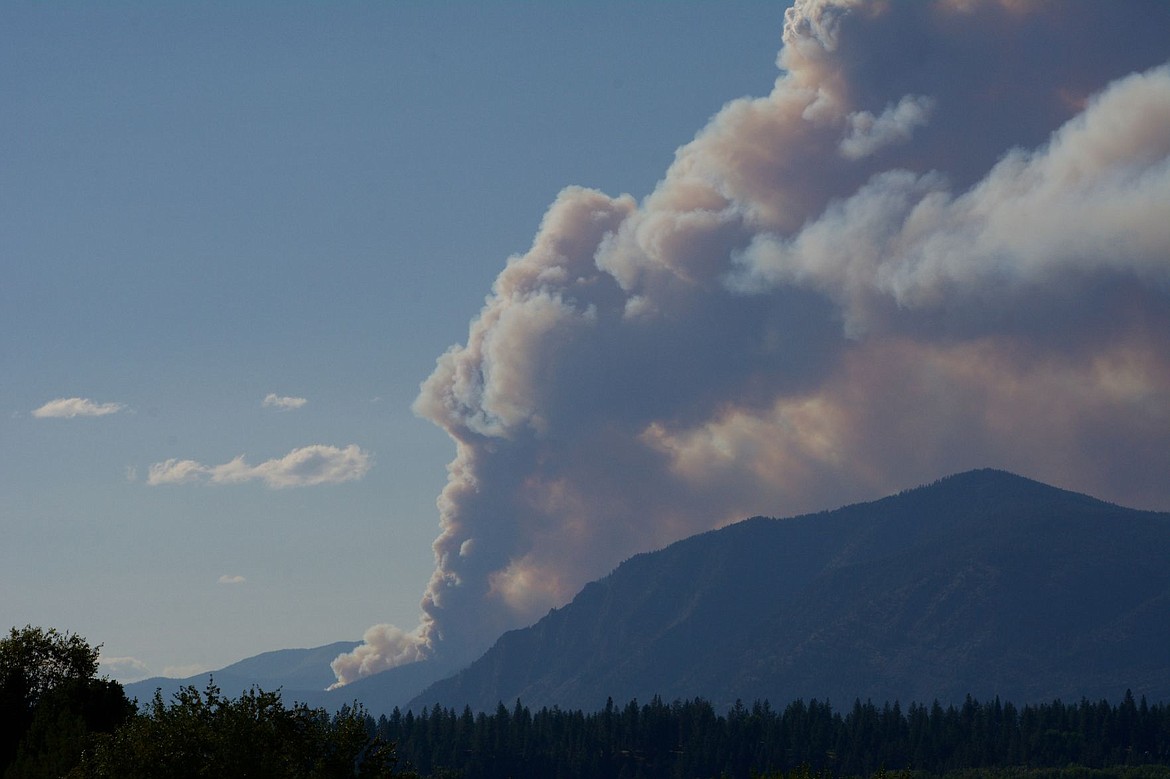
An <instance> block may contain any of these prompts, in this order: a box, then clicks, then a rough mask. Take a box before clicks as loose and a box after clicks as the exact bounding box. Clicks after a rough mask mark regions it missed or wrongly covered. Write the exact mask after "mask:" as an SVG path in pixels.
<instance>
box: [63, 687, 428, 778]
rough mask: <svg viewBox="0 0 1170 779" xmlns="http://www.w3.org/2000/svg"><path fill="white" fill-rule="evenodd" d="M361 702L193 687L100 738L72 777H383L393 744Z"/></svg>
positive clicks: (390, 770) (391, 771)
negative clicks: (288, 703) (287, 702)
mask: <svg viewBox="0 0 1170 779" xmlns="http://www.w3.org/2000/svg"><path fill="white" fill-rule="evenodd" d="M372 725H373V720H372V719H371V718H369V717H368V716H367V715H366V714H365V711H364V710H363V709H361V708H356V707H346V708H343V709H342V710H341V711H339V712H338V713H336V714H334V715H329V714H328V713H327V712H326V711H325V710H324V709H310V708H308V707H307V706H305V705H304V704H297V705H294V706H293V707H292V708H286V707H285V706H284V704H283V703H282V702H281V698H280V693H279V692H265V691H263V690H259V689H256V688H253V689H252V690H250V691H248V692H245V693H243V694H242V695H241V696H240V697H239V698H235V699H232V698H227V697H225V696H223V695H222V694H221V692H220V690H219V688H218V687H216V686H215V684H214V682H209V683H208V685H207V688H206V689H205V690H203V691H200V690H198V689H196V688H195V687H193V686H187V687H185V688H183V689H182V690H180V691H179V692H177V693H176V694H175V696H174V700H173V701H171V702H170V703H166V702H164V701H163V699H162V694H161V692H157V691H156V692H155V696H154V699H153V700H152V701H151V703H150V705H149V706H148V707H147V711H146V712H145V713H143V714H140V715H138V716H136V717H134V718H133V719H131V720H130V721H129V722H127V723H126V724H125V725H123V726H122V727H120V728H118V729H117V730H116V731H115V732H114V733H112V734H110V735H107V736H105V737H104V738H101V739H100V740H98V741H97V743H96V745H95V748H94V749H93V750H92V751H90V752H88V753H87V754H86V755H85V757H84V759H83V760H82V762H81V765H80V766H79V767H78V769H76V771H75V772H74V774H72V776H74V777H77V778H78V779H81V778H83V777H84V778H87V779H88V778H93V779H97V778H98V777H105V778H108V779H153V778H154V777H168V779H185V778H186V777H190V778H191V779H194V778H195V777H262V778H268V777H271V779H302V778H303V779H340V778H341V777H346V778H349V777H360V778H361V779H382V777H392V776H404V775H405V774H402V773H399V772H397V771H396V770H395V766H396V763H397V758H396V756H395V753H394V748H393V746H392V745H390V744H388V743H386V742H384V741H382V740H381V739H379V738H377V737H376V736H375V735H374V734H373V733H372V732H371V729H372Z"/></svg>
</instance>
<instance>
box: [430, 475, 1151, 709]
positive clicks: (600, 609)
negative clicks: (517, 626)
mask: <svg viewBox="0 0 1170 779" xmlns="http://www.w3.org/2000/svg"><path fill="white" fill-rule="evenodd" d="M1168 551H1170V514H1167V513H1159V512H1143V511H1136V510H1132V509H1127V508H1122V507H1119V506H1115V505H1112V504H1108V503H1105V502H1102V501H1099V500H1096V499H1093V498H1090V497H1087V496H1085V495H1080V494H1077V493H1073V492H1067V491H1064V490H1060V489H1056V488H1053V487H1049V486H1046V485H1044V484H1041V483H1039V482H1035V481H1031V480H1029V479H1025V478H1022V477H1019V476H1014V475H1012V474H1009V473H1005V472H1002V471H993V470H981V471H972V472H968V473H964V474H960V475H956V476H952V477H949V478H946V479H943V480H941V481H939V482H936V483H934V484H932V485H930V486H927V487H921V488H918V489H915V490H910V491H907V492H904V493H901V494H899V495H896V496H892V497H889V498H885V499H883V500H879V501H875V502H872V503H863V504H858V505H853V506H848V507H845V508H841V509H838V510H836V511H832V512H825V513H820V514H814V515H807V516H802V517H797V518H793V519H786V520H775V519H766V518H760V517H757V518H754V519H749V520H746V521H744V522H740V523H738V524H735V525H732V526H729V527H726V528H723V529H721V530H717V531H712V532H708V533H704V534H701V535H698V536H694V537H691V538H688V539H686V540H683V541H680V542H678V543H675V544H673V545H671V546H669V547H667V548H666V549H663V550H661V551H658V552H653V553H648V554H642V555H638V556H636V557H634V558H632V559H630V560H628V561H627V562H625V563H623V564H622V565H621V566H619V567H618V568H617V569H616V570H615V571H614V572H613V573H612V574H610V575H609V576H607V577H605V578H604V579H601V580H600V581H596V582H593V583H591V584H589V585H588V586H586V587H585V588H584V589H583V590H582V591H581V592H580V594H578V595H577V597H576V598H575V599H574V600H573V601H572V602H571V603H570V604H569V605H567V606H565V607H563V608H561V609H555V610H553V611H551V612H550V613H549V614H548V615H547V616H546V617H545V618H543V619H541V620H540V621H539V622H538V623H536V624H535V625H533V626H531V627H529V628H526V629H523V630H516V631H511V632H509V633H506V634H505V635H504V636H502V637H501V638H500V639H499V641H497V642H496V644H495V645H494V646H493V647H492V648H491V649H490V650H489V651H488V652H487V653H486V654H485V655H484V656H483V657H481V658H480V659H479V660H477V661H476V662H474V663H473V664H472V665H471V666H470V667H468V668H467V669H465V670H463V671H461V672H460V673H458V674H456V675H455V676H453V677H451V678H449V679H445V680H443V681H441V682H438V683H436V684H434V685H432V686H431V687H429V688H428V689H427V690H426V691H425V692H423V693H422V694H421V695H419V696H418V697H416V698H415V699H414V700H413V701H411V703H410V706H411V708H413V709H415V710H418V709H420V708H421V707H422V706H429V705H431V704H434V703H441V704H443V705H445V706H454V707H462V706H463V705H465V704H470V705H471V706H472V708H473V709H481V710H482V709H492V708H494V707H495V706H496V705H497V703H498V702H500V701H503V702H505V703H510V702H512V701H514V700H515V699H516V698H520V699H521V700H523V702H524V703H525V704H526V705H528V706H532V707H539V706H544V705H549V706H552V705H559V706H561V707H562V708H582V709H585V710H596V709H599V708H601V707H603V706H604V705H605V701H606V698H607V697H612V698H613V699H614V700H615V701H625V700H628V699H631V698H639V699H641V700H647V699H649V698H650V697H651V696H653V695H661V696H662V697H663V698H664V699H666V700H672V699H677V698H690V697H694V696H702V697H705V698H707V699H709V700H711V701H712V702H713V703H715V704H716V705H718V706H728V705H731V704H732V703H733V702H734V701H735V700H736V699H743V700H745V701H751V700H753V699H764V698H766V699H768V700H770V701H773V702H777V703H779V702H787V701H790V700H793V699H796V698H801V697H803V698H805V699H807V698H810V697H816V698H819V699H822V700H823V699H825V698H828V699H830V700H831V701H834V702H836V703H838V704H846V703H849V702H852V701H853V700H854V698H856V697H860V698H861V699H863V700H864V699H866V698H871V699H873V700H875V701H883V700H895V699H899V700H901V701H904V702H906V701H911V700H916V701H925V702H929V701H932V700H935V699H938V700H941V701H944V702H945V701H956V700H960V701H961V700H962V698H963V697H964V696H965V695H967V694H968V693H970V694H973V695H975V696H977V697H981V698H990V697H992V696H995V695H998V696H1000V697H1001V698H1003V699H1005V700H1012V701H1015V702H1020V703H1022V702H1028V701H1043V700H1049V699H1052V698H1054V697H1061V698H1064V699H1066V700H1067V699H1072V700H1077V699H1079V698H1081V697H1082V696H1087V697H1089V698H1099V697H1106V698H1117V697H1118V696H1120V695H1122V694H1123V693H1124V692H1125V690H1126V689H1127V688H1132V689H1133V691H1134V693H1135V694H1139V693H1140V694H1145V695H1147V696H1149V697H1151V698H1152V699H1167V698H1170V652H1168V651H1167V647H1170V566H1167V564H1166V560H1167V552H1168Z"/></svg>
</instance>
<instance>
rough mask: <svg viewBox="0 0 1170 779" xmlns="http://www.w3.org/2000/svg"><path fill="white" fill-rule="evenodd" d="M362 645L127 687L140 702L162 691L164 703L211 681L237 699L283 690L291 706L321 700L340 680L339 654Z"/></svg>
mask: <svg viewBox="0 0 1170 779" xmlns="http://www.w3.org/2000/svg"><path fill="white" fill-rule="evenodd" d="M358 643H359V642H357V641H338V642H336V643H333V644H327V645H325V646H319V647H314V648H313V649H279V650H276V651H274V652H264V653H263V654H259V655H256V656H255V657H249V658H247V659H245V660H241V661H239V662H238V663H232V664H231V665H229V666H226V667H224V668H221V669H219V670H218V671H210V672H208V673H202V674H196V675H195V676H188V677H186V678H184V679H170V678H165V677H154V678H151V679H144V680H142V681H140V682H132V683H130V684H126V685H123V687H124V688H125V690H126V695H127V696H128V697H130V698H137V699H138V701H139V702H140V703H146V702H147V701H149V700H150V699H151V698H153V697H154V691H155V689H161V690H162V695H163V700H165V701H169V700H170V699H171V696H172V695H173V694H174V693H175V692H177V691H178V690H179V689H180V688H181V687H186V686H188V685H194V686H195V687H197V688H198V689H200V690H202V689H203V688H204V687H206V686H207V682H208V680H209V678H211V679H214V680H215V684H216V685H217V686H218V687H219V688H220V689H221V690H223V692H224V694H226V695H230V696H233V697H234V696H236V695H238V694H239V693H241V692H243V691H245V690H248V689H249V688H251V687H252V686H258V687H260V688H262V689H264V690H276V689H277V688H281V689H282V691H283V697H284V698H285V699H286V700H287V701H289V702H290V703H291V702H292V701H294V700H296V701H302V702H307V701H306V697H310V698H313V699H316V698H318V697H320V696H321V695H322V694H323V693H324V691H325V688H326V687H328V686H329V685H331V684H333V682H334V681H336V677H335V676H334V675H333V671H332V670H331V669H330V668H329V663H330V662H332V661H333V659H334V658H335V657H337V656H338V655H339V654H342V653H343V652H349V651H352V650H353V648H354V647H356V646H357V645H358ZM351 700H352V699H351ZM314 705H317V704H314Z"/></svg>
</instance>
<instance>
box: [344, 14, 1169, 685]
mask: <svg viewBox="0 0 1170 779" xmlns="http://www.w3.org/2000/svg"><path fill="white" fill-rule="evenodd" d="M1168 29H1170V4H1165V3H1161V2H1152V3H1140V2H1134V3H1124V4H1122V3H1115V4H1108V5H1103V4H1100V3H1091V2H1075V1H1074V2H1036V3H1025V2H1015V1H1011V0H1002V1H999V2H997V1H995V0H986V1H983V2H979V1H977V0H950V1H940V2H933V3H926V2H922V3H918V2H915V3H885V2H872V3H868V2H860V1H857V0H836V1H830V0H821V1H810V2H797V3H796V5H795V6H794V7H793V8H791V9H789V10H788V12H787V13H786V15H785V23H784V31H783V47H782V49H781V51H780V54H779V57H778V65H779V67H780V75H779V77H778V78H777V80H776V84H775V88H774V89H773V91H772V93H771V94H770V95H768V96H767V97H763V98H759V99H754V100H749V99H744V100H738V101H735V102H732V103H729V104H728V105H727V106H725V107H724V109H723V110H722V111H721V112H720V113H719V114H718V115H717V116H716V117H714V118H713V119H712V121H711V122H710V123H709V125H708V126H707V127H706V128H704V129H703V130H702V131H701V132H700V133H699V134H698V135H697V136H696V138H695V140H694V141H692V142H691V143H690V144H688V145H687V146H684V147H683V148H681V149H679V150H678V152H677V155H676V159H675V162H674V164H673V165H672V166H671V167H670V169H669V170H668V171H667V172H666V175H665V176H664V178H663V179H662V181H661V182H660V183H659V184H658V186H657V188H656V189H655V191H654V192H653V193H652V194H650V195H649V196H648V197H646V198H645V199H644V200H643V201H642V202H641V203H638V202H636V201H635V200H633V199H632V198H630V197H629V196H621V197H616V198H615V197H610V196H607V195H605V194H603V193H601V192H596V191H592V190H587V189H580V188H568V189H566V190H564V191H563V192H562V193H561V194H560V196H559V197H558V198H557V200H556V202H555V203H553V205H552V206H551V208H550V209H549V211H548V213H547V214H546V215H545V218H544V221H543V223H542V224H541V227H540V230H539V232H538V233H537V235H536V238H535V240H534V242H533V245H532V248H531V249H530V250H529V251H528V252H527V253H525V254H524V255H522V256H518V257H513V258H511V259H510V260H509V261H508V264H507V267H506V268H505V269H504V270H503V271H502V272H501V273H500V275H499V277H498V278H497V279H496V282H495V284H494V286H493V288H492V293H491V295H490V296H489V298H488V301H487V303H486V305H485V306H484V308H483V310H482V311H481V312H480V314H479V317H478V318H477V319H476V320H475V321H474V322H473V323H472V325H471V329H470V332H469V333H468V338H467V342H466V344H464V345H460V346H455V347H452V348H451V349H450V350H449V351H448V352H447V353H446V354H444V355H443V356H442V357H440V358H439V360H438V363H437V365H436V368H435V371H434V373H433V374H432V375H431V377H430V378H429V379H427V381H426V382H425V383H424V384H423V386H422V390H421V393H420V395H419V398H418V400H417V402H416V405H415V409H416V411H417V412H418V413H419V414H421V415H422V416H424V417H426V418H427V419H430V420H432V421H434V422H435V423H436V424H437V425H439V426H440V427H442V428H443V429H444V430H446V431H447V433H448V434H449V435H450V436H451V438H452V439H453V441H454V442H455V445H456V457H455V459H454V460H453V461H452V463H451V464H450V466H449V478H448V483H447V487H446V488H445V489H444V491H443V493H442V495H441V496H440V497H439V500H438V506H439V512H440V527H441V533H440V535H439V537H438V539H437V540H436V541H435V544H434V549H435V560H436V567H435V572H434V574H433V576H432V578H431V581H430V583H429V585H428V587H427V590H426V594H425V595H424V597H423V603H422V611H423V615H422V619H421V621H420V624H419V625H418V626H417V627H415V628H414V629H413V630H411V631H409V632H407V631H403V630H400V629H398V628H395V627H393V626H389V625H378V626H375V627H373V628H371V629H370V631H369V632H368V633H367V635H366V643H365V644H364V645H363V646H361V647H359V648H358V649H357V650H356V651H355V652H354V653H352V654H349V655H343V656H341V657H339V658H338V659H337V661H335V663H334V666H333V667H334V670H335V672H336V673H337V676H338V680H339V683H345V682H348V681H351V680H353V679H355V678H357V677H358V676H362V675H366V674H369V673H374V672H377V671H380V670H384V669H386V668H389V667H392V666H394V665H399V664H402V663H404V662H411V661H414V660H418V659H423V658H426V657H429V656H433V655H436V654H438V653H442V655H443V656H444V657H446V658H449V659H454V660H463V659H470V658H471V657H472V656H473V655H474V654H475V653H476V652H479V651H482V650H483V649H484V648H485V647H486V646H487V644H488V642H490V641H491V640H493V639H494V638H495V637H496V636H498V635H499V633H500V632H501V631H503V630H505V629H508V628H512V627H516V626H518V625H522V624H525V623H527V622H529V621H531V620H532V619H533V618H534V617H536V616H539V615H540V614H542V613H543V612H544V611H546V610H547V609H548V608H549V607H551V606H556V605H559V604H561V603H563V602H565V601H566V600H567V599H568V598H570V597H571V596H572V595H573V594H574V593H575V592H576V591H577V589H578V588H579V587H580V586H581V585H582V584H584V583H585V582H586V581H588V580H590V579H592V578H596V577H597V576H599V575H602V574H604V573H606V572H607V571H608V570H610V569H611V568H612V567H613V566H614V565H615V564H616V563H618V562H620V561H621V560H622V559H624V558H626V557H629V556H630V555H631V554H633V553H636V552H638V551H643V550H647V549H651V548H655V547H658V546H661V545H664V544H666V543H669V542H671V541H673V540H676V539H678V538H681V537H683V536H686V535H689V534H692V533H694V532H697V531H702V530H706V529H709V528H712V527H716V526H719V525H722V524H725V523H727V522H730V521H733V520H736V519H739V518H742V517H745V516H749V515H752V514H770V515H784V514H791V513H796V512H800V511H805V510H812V509H819V508H827V507H833V506H836V505H839V504H842V503H846V502H849V501H854V500H859V499H865V498H871V497H875V496H877V495H880V494H883V493H886V492H888V491H892V490H896V489H899V488H903V487H906V486H911V485H914V484H918V483H922V482H926V481H930V480H932V479H934V478H937V477H939V476H941V475H944V474H946V473H949V472H953V471H958V470H963V469H966V468H970V467H976V466H997V467H1002V468H1007V469H1010V470H1013V471H1016V472H1020V473H1024V474H1027V475H1030V476H1034V477H1036V478H1040V479H1043V480H1045V481H1049V482H1053V483H1056V484H1061V485H1066V486H1069V487H1074V488H1077V489H1081V490H1085V491H1089V492H1093V493H1095V494H1098V495H1101V496H1104V497H1107V498H1111V499H1114V500H1117V501H1120V502H1124V503H1127V504H1132V505H1138V506H1148V507H1154V506H1158V507H1162V508H1165V507H1167V506H1168V505H1170V480H1168V479H1166V473H1168V472H1170V205H1168V204H1170V65H1167V64H1166V61H1167V60H1168V59H1170V38H1168V37H1167V36H1166V34H1165V31H1166V30H1168Z"/></svg>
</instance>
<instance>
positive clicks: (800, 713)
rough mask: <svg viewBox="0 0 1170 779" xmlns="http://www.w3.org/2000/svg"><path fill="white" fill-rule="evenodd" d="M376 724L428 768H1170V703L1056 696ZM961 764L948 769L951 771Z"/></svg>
mask: <svg viewBox="0 0 1170 779" xmlns="http://www.w3.org/2000/svg"><path fill="white" fill-rule="evenodd" d="M377 730H378V733H379V734H380V735H381V736H382V737H383V738H385V739H388V740H393V741H395V742H396V743H397V744H398V747H399V755H400V756H401V757H402V758H403V759H404V760H409V761H410V762H411V764H412V765H414V766H415V767H416V768H417V769H418V770H419V771H420V772H422V773H423V774H424V775H426V776H459V777H462V778H463V779H496V778H497V777H499V778H500V779H502V778H503V777H509V776H541V777H549V778H550V779H578V778H579V779H591V778H592V777H623V776H625V777H642V778H643V779H651V778H653V777H662V778H663V779H668V778H669V779H673V778H674V777H711V778H712V779H714V777H720V778H722V777H727V779H754V778H755V777H759V778H760V779H814V777H815V778H816V779H829V778H830V777H882V778H883V779H895V777H896V778H897V779H923V778H924V777H936V776H956V777H958V776H962V777H963V779H968V778H971V779H973V777H976V776H1002V777H1013V778H1014V777H1033V776H1034V777H1043V778H1044V779H1065V778H1066V777H1067V779H1081V777H1084V779H1108V777H1118V778H1119V779H1121V778H1124V779H1155V778H1156V779H1170V706H1166V705H1161V704H1155V705H1150V704H1148V703H1147V702H1146V701H1145V700H1144V699H1143V700H1141V701H1140V702H1137V701H1135V700H1134V699H1133V696H1132V695H1128V694H1127V695H1126V696H1125V699H1124V700H1123V701H1122V703H1121V704H1119V705H1113V704H1110V703H1108V702H1106V701H1100V702H1096V703H1094V702H1090V701H1087V700H1082V701H1081V702H1080V703H1077V704H1063V703H1061V702H1059V701H1054V702H1053V703H1049V704H1040V705H1033V706H1025V707H1023V708H1021V709H1017V708H1016V707H1015V706H1013V705H1012V704H1010V703H1002V702H1001V701H999V700H998V699H996V700H993V701H991V702H989V703H979V702H978V701H975V700H973V699H971V698H968V699H967V700H966V701H965V702H964V703H963V705H961V706H948V707H946V708H944V707H942V706H941V705H939V704H938V703H934V704H932V705H931V706H923V705H920V704H911V705H910V706H909V707H907V708H906V709H903V708H902V707H901V706H900V705H899V704H898V703H894V704H884V705H882V706H876V705H874V704H873V703H871V702H868V701H867V702H865V703H862V702H861V701H855V702H854V704H853V706H852V707H850V708H849V709H847V710H845V711H844V712H839V711H835V710H833V708H832V707H831V706H829V704H828V703H822V702H819V701H816V700H811V701H808V702H805V701H802V700H798V701H795V702H793V703H791V704H789V705H788V706H787V707H785V708H784V709H783V710H782V711H777V710H774V709H772V708H771V707H770V706H769V705H768V703H767V702H757V703H754V704H753V705H752V706H750V707H748V706H745V705H744V704H742V703H737V704H736V705H735V706H734V707H732V708H731V709H730V710H729V711H727V712H725V713H723V714H719V713H717V712H716V711H715V710H714V709H713V707H712V706H711V705H710V704H709V703H708V702H706V701H703V700H701V699H695V700H690V701H675V702H674V703H672V704H667V703H664V702H663V701H662V700H661V699H660V698H657V697H656V698H654V699H653V700H652V701H651V702H650V703H647V704H639V703H638V702H637V701H630V702H629V703H627V704H626V705H625V706H624V707H618V706H615V705H614V704H613V702H612V701H610V702H609V703H607V705H606V707H605V709H603V710H602V711H599V712H596V713H593V714H585V713H583V712H581V711H563V710H560V709H557V708H553V709H548V708H543V709H541V710H539V711H536V712H531V711H529V710H528V709H527V708H526V707H524V706H523V705H522V704H521V703H520V702H519V701H517V702H516V704H515V705H514V706H512V707H511V709H509V708H508V707H506V706H504V705H503V704H500V705H498V706H497V707H496V709H495V711H494V713H480V714H477V715H473V714H472V712H471V710H470V709H464V711H463V712H462V713H460V714H457V713H456V711H455V710H453V709H451V710H446V709H443V708H442V707H440V706H434V707H432V708H430V709H424V710H423V711H422V712H421V713H420V714H419V715H418V716H415V715H414V713H413V712H409V711H408V712H406V713H405V714H403V713H402V712H400V711H398V710H395V711H394V713H393V714H392V715H391V716H390V717H383V718H381V719H380V720H379V721H378V727H377ZM964 771H965V772H967V773H962V774H960V773H956V772H964Z"/></svg>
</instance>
